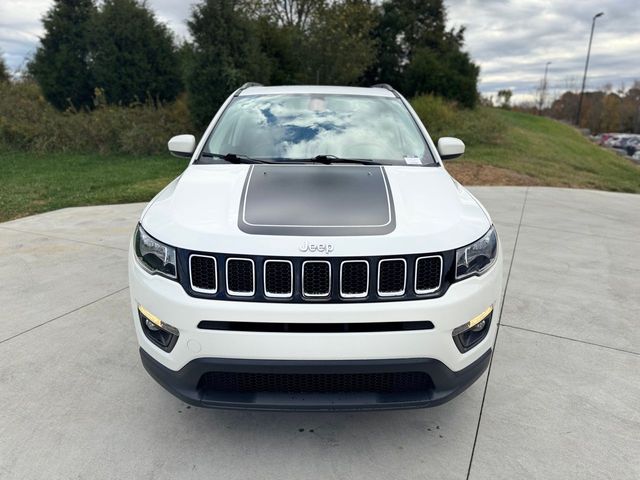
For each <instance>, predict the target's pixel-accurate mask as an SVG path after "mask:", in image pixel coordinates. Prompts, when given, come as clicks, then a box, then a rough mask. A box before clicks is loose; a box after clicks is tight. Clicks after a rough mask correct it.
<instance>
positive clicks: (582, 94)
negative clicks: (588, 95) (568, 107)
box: [576, 12, 604, 127]
mask: <svg viewBox="0 0 640 480" xmlns="http://www.w3.org/2000/svg"><path fill="white" fill-rule="evenodd" d="M602 15H604V12H600V13H597V14H595V15H594V16H593V20H592V21H591V35H590V36H589V48H588V49H587V61H586V62H585V64H584V75H583V77H582V89H581V90H580V100H578V113H577V114H576V125H577V126H578V127H579V126H580V113H581V112H582V97H584V86H585V84H586V83H587V70H588V69H589V56H590V55H591V42H592V41H593V30H594V28H595V27H596V18H598V17H601V16H602Z"/></svg>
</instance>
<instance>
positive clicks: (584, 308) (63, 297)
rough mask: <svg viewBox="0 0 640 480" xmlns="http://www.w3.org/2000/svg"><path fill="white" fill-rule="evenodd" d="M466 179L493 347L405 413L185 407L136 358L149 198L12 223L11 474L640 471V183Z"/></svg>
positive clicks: (7, 450) (4, 430) (3, 470)
mask: <svg viewBox="0 0 640 480" xmlns="http://www.w3.org/2000/svg"><path fill="white" fill-rule="evenodd" d="M472 191H473V193H474V194H475V195H476V196H477V197H478V198H479V199H480V200H481V201H482V202H483V203H484V205H485V206H486V207H487V208H488V210H489V211H490V213H491V214H492V216H493V219H494V222H495V224H496V225H497V228H498V230H499V233H500V237H501V240H502V246H503V249H504V252H505V260H506V262H505V264H506V269H505V278H507V280H508V281H507V284H506V295H505V304H504V311H503V315H502V319H501V327H500V330H499V333H498V339H497V344H496V350H495V354H494V358H493V362H492V366H491V368H490V370H489V372H488V373H485V375H483V377H482V378H481V379H480V380H479V381H478V382H477V383H476V384H475V385H473V386H472V387H471V388H470V389H469V390H468V391H467V392H465V393H464V394H462V395H461V396H460V397H458V398H456V399H455V400H453V401H452V402H450V403H448V404H445V405H443V406H440V407H436V408H432V409H427V410H413V411H401V412H369V413H340V414H330V413H314V414H309V413H262V412H261V413H258V412H255V413H254V412H234V411H229V412H226V411H210V410H203V409H197V408H190V407H188V406H186V405H184V404H183V403H182V402H180V401H178V400H177V399H175V398H173V397H172V396H170V395H169V394H168V393H166V392H165V391H164V390H163V389H162V388H161V387H159V386H158V385H157V384H156V383H155V382H154V381H153V380H152V379H151V378H150V377H148V375H147V374H146V373H145V372H144V370H143V368H142V367H141V365H140V362H139V358H138V353H137V344H136V340H135V337H134V333H133V328H132V325H131V319H130V311H129V306H128V301H129V299H128V289H127V277H126V255H127V254H126V248H127V244H128V240H129V236H130V234H131V232H132V230H133V227H134V225H135V222H136V220H137V217H138V215H139V213H140V211H141V209H142V208H143V205H141V204H136V205H119V206H101V207H84V208H69V209H64V210H59V211H56V212H50V213H46V214H42V215H37V216H33V217H28V218H24V219H20V220H15V221H12V222H6V223H2V224H0V278H2V284H1V285H2V286H1V288H0V305H2V306H1V307H0V479H11V480H13V479H39V478H42V479H69V478H73V479H102V478H105V479H107V478H108V479H119V478H136V479H146V478H148V479H165V478H166V479H174V478H180V479H190V478H203V477H206V478H224V479H244V478H246V479H249V478H251V479H256V478H259V479H269V478H274V479H276V478H277V479H284V478H305V479H314V478H318V479H330V478H336V479H338V478H339V479H370V480H371V479H394V480H395V479H424V478H437V479H466V478H471V479H513V478H518V479H520V478H532V479H533V478H536V479H538V478H543V479H556V478H557V479H568V478H571V479H583V478H584V479H586V478H612V479H638V478H640V413H639V407H640V332H639V328H638V327H639V326H640V325H639V323H638V318H640V243H639V240H640V196H639V195H627V194H616V193H606V192H593V191H579V190H565V189H549V188H530V189H527V188H517V187H513V188H511V187H478V188H473V189H472ZM512 259H513V261H512Z"/></svg>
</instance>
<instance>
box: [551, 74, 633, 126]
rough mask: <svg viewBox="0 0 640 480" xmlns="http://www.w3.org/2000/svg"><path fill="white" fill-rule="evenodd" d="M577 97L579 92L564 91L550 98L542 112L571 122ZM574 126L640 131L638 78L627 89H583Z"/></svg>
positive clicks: (573, 120)
mask: <svg viewBox="0 0 640 480" xmlns="http://www.w3.org/2000/svg"><path fill="white" fill-rule="evenodd" d="M579 100H580V94H579V93H575V92H570V91H567V92H564V93H563V94H562V95H560V97H558V98H557V99H556V100H554V101H553V103H552V104H551V106H550V107H549V108H548V109H547V110H546V111H545V114H546V115H549V116H551V117H553V118H557V119H559V120H565V121H569V122H575V121H576V114H577V111H578V102H579ZM578 126H579V127H580V128H587V129H589V131H590V132H591V133H603V132H620V133H622V132H629V133H640V81H636V82H635V83H634V84H633V85H632V86H631V88H628V89H624V88H621V89H620V90H618V91H613V90H612V89H611V87H606V88H604V89H602V90H596V91H592V92H585V94H584V97H583V99H582V109H581V111H580V119H579V125H578Z"/></svg>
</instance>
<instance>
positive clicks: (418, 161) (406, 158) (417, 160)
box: [404, 157, 422, 165]
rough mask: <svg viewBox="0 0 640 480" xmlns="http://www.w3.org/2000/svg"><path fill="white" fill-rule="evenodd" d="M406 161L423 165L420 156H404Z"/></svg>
mask: <svg viewBox="0 0 640 480" xmlns="http://www.w3.org/2000/svg"><path fill="white" fill-rule="evenodd" d="M404 163H406V164H407V165H422V162H421V161H420V158H419V157H404Z"/></svg>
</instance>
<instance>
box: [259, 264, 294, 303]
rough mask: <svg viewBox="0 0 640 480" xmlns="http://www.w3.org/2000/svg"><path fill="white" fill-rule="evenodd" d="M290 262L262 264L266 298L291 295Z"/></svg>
mask: <svg viewBox="0 0 640 480" xmlns="http://www.w3.org/2000/svg"><path fill="white" fill-rule="evenodd" d="M292 269H293V267H292V265H291V263H290V262H287V261H282V260H268V261H266V262H265V264H264V290H265V294H266V295H268V296H287V297H288V296H291V295H292V294H293V284H292V278H293V277H292V273H291V271H292Z"/></svg>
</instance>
